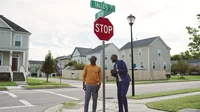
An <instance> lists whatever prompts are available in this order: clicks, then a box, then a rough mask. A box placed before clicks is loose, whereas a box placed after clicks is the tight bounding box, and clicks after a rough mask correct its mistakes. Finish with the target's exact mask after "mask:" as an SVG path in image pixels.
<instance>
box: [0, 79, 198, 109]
mask: <svg viewBox="0 0 200 112" xmlns="http://www.w3.org/2000/svg"><path fill="white" fill-rule="evenodd" d="M50 80H51V81H56V82H59V79H50ZM62 83H68V84H71V85H72V86H75V87H76V88H64V89H63V88H62V89H34V90H22V89H11V90H9V91H0V112H43V111H44V110H46V109H47V108H49V107H52V106H54V105H57V104H61V103H64V102H68V101H73V100H81V101H83V100H84V91H83V90H82V82H81V81H75V80H64V79H62ZM197 87H200V82H199V81H195V82H176V83H157V84H141V85H136V94H143V93H152V92H160V91H169V90H178V89H185V88H197ZM128 95H131V86H130V88H129V92H128ZM106 98H116V85H115V84H106ZM99 99H102V89H100V91H99Z"/></svg>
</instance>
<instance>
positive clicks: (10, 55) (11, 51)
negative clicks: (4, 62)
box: [9, 51, 13, 66]
mask: <svg viewBox="0 0 200 112" xmlns="http://www.w3.org/2000/svg"><path fill="white" fill-rule="evenodd" d="M12 53H13V51H10V61H9V62H10V66H12Z"/></svg>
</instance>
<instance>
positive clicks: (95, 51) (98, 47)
mask: <svg viewBox="0 0 200 112" xmlns="http://www.w3.org/2000/svg"><path fill="white" fill-rule="evenodd" d="M110 44H112V43H109V44H105V48H106V47H108V46H109V45H110ZM101 50H102V45H99V46H97V47H96V48H94V49H92V50H91V51H90V52H88V54H92V53H97V52H98V53H99V52H101Z"/></svg>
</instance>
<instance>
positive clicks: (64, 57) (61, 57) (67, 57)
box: [56, 54, 72, 60]
mask: <svg viewBox="0 0 200 112" xmlns="http://www.w3.org/2000/svg"><path fill="white" fill-rule="evenodd" d="M71 56H72V55H71V54H70V55H67V56H59V57H56V59H57V60H59V59H70V58H71Z"/></svg>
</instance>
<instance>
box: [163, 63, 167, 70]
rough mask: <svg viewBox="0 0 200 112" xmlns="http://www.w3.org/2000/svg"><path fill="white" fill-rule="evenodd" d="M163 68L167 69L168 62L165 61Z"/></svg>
mask: <svg viewBox="0 0 200 112" xmlns="http://www.w3.org/2000/svg"><path fill="white" fill-rule="evenodd" d="M163 68H164V70H166V69H167V67H166V62H164V63H163Z"/></svg>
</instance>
